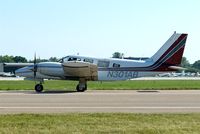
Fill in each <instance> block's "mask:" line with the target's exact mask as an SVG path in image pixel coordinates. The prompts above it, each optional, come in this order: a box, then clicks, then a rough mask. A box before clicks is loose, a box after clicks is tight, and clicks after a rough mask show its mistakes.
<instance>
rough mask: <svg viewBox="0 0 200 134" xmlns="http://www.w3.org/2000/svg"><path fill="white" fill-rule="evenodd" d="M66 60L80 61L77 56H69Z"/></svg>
mask: <svg viewBox="0 0 200 134" xmlns="http://www.w3.org/2000/svg"><path fill="white" fill-rule="evenodd" d="M68 61H81V59H79V58H74V57H70V58H69V59H68Z"/></svg>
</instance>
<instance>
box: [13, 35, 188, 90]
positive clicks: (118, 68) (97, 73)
mask: <svg viewBox="0 0 200 134" xmlns="http://www.w3.org/2000/svg"><path fill="white" fill-rule="evenodd" d="M186 39H187V34H179V33H176V32H175V33H174V34H173V35H172V36H171V37H170V38H169V39H168V40H167V41H166V43H165V44H164V45H163V46H162V47H161V48H160V49H159V50H158V51H157V52H156V53H155V54H154V55H153V56H152V57H151V58H149V59H146V60H127V59H114V58H110V59H99V58H91V57H84V56H67V57H64V58H62V59H61V60H60V61H59V62H41V63H36V62H34V65H31V66H27V67H24V68H21V69H18V70H16V72H15V73H16V75H17V76H22V77H26V79H28V80H34V81H38V82H39V84H36V85H35V90H36V92H42V90H43V85H42V84H43V82H44V79H59V80H77V81H79V84H78V85H77V87H76V90H77V91H79V92H83V91H85V90H87V81H114V80H129V79H133V78H138V77H146V76H155V75H156V74H160V73H164V72H165V73H166V72H173V71H177V70H180V69H183V68H181V67H180V66H179V65H180V64H181V59H182V56H183V52H184V48H185V44H186ZM147 47H151V46H147Z"/></svg>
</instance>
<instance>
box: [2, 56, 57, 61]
mask: <svg viewBox="0 0 200 134" xmlns="http://www.w3.org/2000/svg"><path fill="white" fill-rule="evenodd" d="M58 60H59V59H58V58H56V57H50V58H49V59H40V58H37V59H36V62H37V63H39V62H48V61H49V62H56V61H58ZM33 62H34V60H27V59H26V58H25V57H22V56H9V55H4V56H2V55H1V56H0V63H33Z"/></svg>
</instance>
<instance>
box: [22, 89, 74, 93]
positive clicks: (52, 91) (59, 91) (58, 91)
mask: <svg viewBox="0 0 200 134" xmlns="http://www.w3.org/2000/svg"><path fill="white" fill-rule="evenodd" d="M66 93H67V94H70V93H77V91H64V90H48V91H43V92H41V93H37V92H35V91H31V92H26V93H25V94H66Z"/></svg>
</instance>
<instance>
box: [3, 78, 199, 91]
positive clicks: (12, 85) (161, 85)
mask: <svg viewBox="0 0 200 134" xmlns="http://www.w3.org/2000/svg"><path fill="white" fill-rule="evenodd" d="M77 83H78V82H77V81H56V80H49V81H45V84H44V88H45V90H75V88H76V85H77ZM34 85H35V83H34V82H32V81H0V90H33V89H34ZM88 89H89V90H94V89H95V90H118V89H121V90H138V89H140V90H141V89H144V90H157V89H159V90H162V89H168V90H175V89H186V90H187V89H200V81H198V80H146V81H145V80H144V81H114V82H88Z"/></svg>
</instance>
